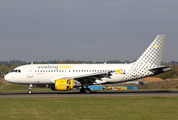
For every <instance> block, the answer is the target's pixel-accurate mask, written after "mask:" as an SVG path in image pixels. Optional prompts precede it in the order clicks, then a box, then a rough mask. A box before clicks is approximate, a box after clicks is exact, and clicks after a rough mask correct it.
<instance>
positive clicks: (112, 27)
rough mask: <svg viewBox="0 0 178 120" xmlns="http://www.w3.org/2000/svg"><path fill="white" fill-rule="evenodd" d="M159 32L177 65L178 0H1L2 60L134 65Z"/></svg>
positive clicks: (165, 58)
mask: <svg viewBox="0 0 178 120" xmlns="http://www.w3.org/2000/svg"><path fill="white" fill-rule="evenodd" d="M158 34H168V38H167V43H166V46H165V50H164V55H163V60H162V61H164V62H170V61H172V60H174V61H178V1H177V0H0V61H4V60H5V61H9V60H23V61H27V62H32V61H47V60H66V59H70V60H87V61H88V60H92V61H107V60H121V61H125V60H130V61H133V60H136V59H138V57H139V56H141V54H142V53H143V52H144V50H145V49H146V48H147V47H148V46H149V45H150V44H151V42H152V41H153V40H154V38H155V37H156V36H157V35H158Z"/></svg>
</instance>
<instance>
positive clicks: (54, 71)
mask: <svg viewBox="0 0 178 120" xmlns="http://www.w3.org/2000/svg"><path fill="white" fill-rule="evenodd" d="M131 66H132V64H32V65H23V66H20V67H17V68H15V69H14V71H13V72H11V73H9V74H7V75H6V76H5V79H6V81H8V82H12V83H19V84H51V83H54V82H55V80H56V79H61V78H65V77H68V78H69V77H70V78H73V77H75V76H80V75H87V74H92V73H99V72H106V71H107V72H109V71H115V72H112V73H111V74H112V75H111V76H110V77H103V78H101V79H99V80H97V79H96V81H95V84H101V83H116V82H120V81H121V80H122V79H123V77H124V76H125V75H126V74H127V71H128V70H129V69H130V68H131ZM118 70H119V71H118ZM116 71H118V72H116Z"/></svg>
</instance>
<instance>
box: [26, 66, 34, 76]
mask: <svg viewBox="0 0 178 120" xmlns="http://www.w3.org/2000/svg"><path fill="white" fill-rule="evenodd" d="M27 77H33V68H32V66H30V67H28V68H27Z"/></svg>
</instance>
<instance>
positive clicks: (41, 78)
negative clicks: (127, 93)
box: [4, 35, 171, 94]
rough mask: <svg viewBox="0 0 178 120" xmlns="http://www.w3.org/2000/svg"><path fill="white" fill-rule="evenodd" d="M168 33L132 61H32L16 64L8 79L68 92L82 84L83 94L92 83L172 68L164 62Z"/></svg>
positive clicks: (146, 74)
mask: <svg viewBox="0 0 178 120" xmlns="http://www.w3.org/2000/svg"><path fill="white" fill-rule="evenodd" d="M166 39H167V35H157V37H156V38H155V39H154V41H153V42H152V43H151V44H150V46H149V47H148V48H147V49H146V50H145V52H144V53H143V54H142V55H141V56H140V57H139V58H138V59H137V60H136V61H135V62H132V63H129V64H127V63H126V64H107V63H106V62H105V63H104V64H33V63H31V64H29V65H22V66H19V67H16V68H15V69H14V70H13V71H12V72H10V73H8V74H7V75H5V78H4V79H5V80H6V81H8V82H11V83H16V84H27V85H29V90H28V93H29V94H31V93H32V87H33V85H35V84H45V85H46V84H48V85H50V86H51V90H56V91H67V90H72V89H73V88H75V87H81V89H80V92H81V93H91V89H90V88H88V85H99V84H113V83H121V82H127V81H133V80H137V79H140V78H145V77H149V76H153V75H157V74H160V73H163V72H167V71H170V70H171V68H170V67H168V66H163V65H161V60H162V56H163V50H164V47H165V43H166Z"/></svg>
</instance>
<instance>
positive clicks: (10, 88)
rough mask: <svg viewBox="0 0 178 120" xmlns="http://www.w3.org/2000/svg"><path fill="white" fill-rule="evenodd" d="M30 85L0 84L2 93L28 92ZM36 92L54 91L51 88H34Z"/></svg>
mask: <svg viewBox="0 0 178 120" xmlns="http://www.w3.org/2000/svg"><path fill="white" fill-rule="evenodd" d="M28 88H29V87H28V85H22V84H13V83H0V92H27V91H28ZM32 91H33V92H35V91H37V92H49V91H52V90H51V89H50V88H32Z"/></svg>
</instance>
